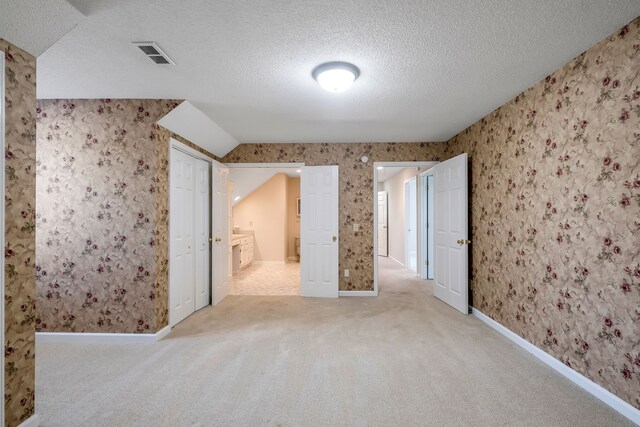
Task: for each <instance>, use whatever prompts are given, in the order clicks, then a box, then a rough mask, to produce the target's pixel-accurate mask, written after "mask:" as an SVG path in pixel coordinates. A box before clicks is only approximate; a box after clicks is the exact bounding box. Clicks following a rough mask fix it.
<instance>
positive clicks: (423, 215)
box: [418, 169, 434, 280]
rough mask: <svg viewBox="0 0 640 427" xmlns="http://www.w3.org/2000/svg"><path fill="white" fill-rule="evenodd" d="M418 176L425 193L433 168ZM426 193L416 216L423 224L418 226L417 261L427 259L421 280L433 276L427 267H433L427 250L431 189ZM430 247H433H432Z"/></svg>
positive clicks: (430, 226) (431, 231)
mask: <svg viewBox="0 0 640 427" xmlns="http://www.w3.org/2000/svg"><path fill="white" fill-rule="evenodd" d="M418 177H419V178H420V180H421V182H420V188H421V190H422V194H425V191H424V190H425V187H427V186H428V185H429V177H432V178H433V170H432V169H429V170H426V171H424V172H422V173H421V174H419V175H418ZM426 194H427V197H421V198H420V211H419V212H420V217H419V218H418V221H419V223H420V224H423V226H422V228H420V233H421V236H420V238H421V240H420V247H421V255H422V258H421V259H419V260H418V263H419V264H422V265H424V264H425V261H426V260H429V265H428V266H427V267H426V268H423V269H422V270H421V273H420V278H421V279H423V280H431V279H433V277H431V278H429V268H430V267H431V268H433V267H434V261H433V253H430V252H429V236H430V235H432V234H433V225H434V224H433V222H434V221H430V220H429V211H431V213H432V214H433V206H430V203H429V200H430V199H431V200H432V201H433V189H428V190H427V191H426ZM427 224H428V226H427ZM431 249H433V247H432V248H431Z"/></svg>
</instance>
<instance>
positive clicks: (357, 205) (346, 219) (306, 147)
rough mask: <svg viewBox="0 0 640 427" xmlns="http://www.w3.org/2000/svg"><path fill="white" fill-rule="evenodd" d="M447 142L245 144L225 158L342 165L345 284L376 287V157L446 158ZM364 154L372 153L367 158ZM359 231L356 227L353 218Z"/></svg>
mask: <svg viewBox="0 0 640 427" xmlns="http://www.w3.org/2000/svg"><path fill="white" fill-rule="evenodd" d="M445 148H446V144H444V143H408V144H396V143H385V144H378V143H376V144H364V143H358V144H356V143H353V144H241V145H239V146H238V147H236V148H235V149H234V150H233V151H232V152H231V153H229V154H227V156H226V157H225V158H224V159H222V161H223V162H225V163H285V162H304V163H305V165H307V166H319V165H338V166H339V169H340V218H339V220H340V224H339V233H340V236H339V238H340V271H342V270H343V269H345V268H348V269H350V270H351V271H350V277H348V278H345V277H342V274H341V275H340V290H344V291H347V290H349V291H350V290H373V162H391V161H418V160H421V161H430V160H441V159H443V156H444V151H445ZM362 156H367V157H369V161H368V162H367V163H362V162H361V161H360V158H361V157H362ZM354 223H356V224H360V231H358V232H354V231H353V224H354Z"/></svg>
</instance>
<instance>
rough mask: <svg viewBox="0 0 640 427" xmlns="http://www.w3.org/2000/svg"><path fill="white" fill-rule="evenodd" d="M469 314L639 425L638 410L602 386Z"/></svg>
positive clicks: (491, 322) (483, 316)
mask: <svg viewBox="0 0 640 427" xmlns="http://www.w3.org/2000/svg"><path fill="white" fill-rule="evenodd" d="M471 312H472V313H473V315H474V316H475V317H477V318H478V319H479V320H480V321H482V322H483V323H485V324H486V325H488V326H489V327H491V328H492V329H494V330H496V331H497V332H499V333H500V334H502V335H504V336H505V337H507V338H508V339H509V340H511V341H512V342H513V343H514V344H517V345H518V346H520V347H522V348H523V349H524V350H526V351H527V352H529V353H531V354H532V355H533V356H535V357H536V358H537V359H539V360H540V361H542V362H543V363H545V364H546V365H548V366H549V367H550V368H552V369H553V370H554V371H556V372H558V373H559V374H560V375H562V376H564V377H565V378H567V379H568V380H570V381H571V382H573V383H574V384H575V385H577V386H578V387H580V388H581V389H583V390H584V391H586V392H587V393H589V394H591V395H592V396H594V397H595V398H597V399H599V400H600V401H602V402H603V403H604V404H606V405H608V406H609V407H611V408H612V409H613V410H615V411H616V412H618V413H619V414H620V415H622V416H624V417H626V418H627V419H629V420H630V421H631V422H633V423H636V424H638V425H640V411H639V410H638V409H636V408H634V407H633V406H631V405H630V404H629V403H627V402H625V401H624V400H622V399H620V398H619V397H618V396H616V395H615V394H613V393H611V392H610V391H609V390H606V389H605V388H603V387H602V386H600V385H598V384H596V383H594V382H593V381H591V380H590V379H588V378H587V377H585V376H583V375H581V374H580V373H578V372H577V371H574V370H573V369H571V368H570V367H568V366H567V365H565V364H564V363H562V362H561V361H559V360H558V359H556V358H555V357H553V356H551V355H550V354H549V353H546V352H545V351H544V350H541V349H540V348H538V347H536V346H535V345H533V344H531V343H530V342H529V341H527V340H525V339H524V338H522V337H521V336H519V335H518V334H516V333H515V332H513V331H511V330H509V329H508V328H506V327H505V326H503V325H501V324H500V323H498V322H496V321H495V320H493V319H492V318H490V317H489V316H487V315H486V314H484V313H482V312H481V311H480V310H477V309H475V308H473V307H471Z"/></svg>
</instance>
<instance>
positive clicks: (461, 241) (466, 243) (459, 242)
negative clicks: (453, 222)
mask: <svg viewBox="0 0 640 427" xmlns="http://www.w3.org/2000/svg"><path fill="white" fill-rule="evenodd" d="M456 243H457V244H459V245H460V246H462V245H469V244H471V240H465V239H460V240H456Z"/></svg>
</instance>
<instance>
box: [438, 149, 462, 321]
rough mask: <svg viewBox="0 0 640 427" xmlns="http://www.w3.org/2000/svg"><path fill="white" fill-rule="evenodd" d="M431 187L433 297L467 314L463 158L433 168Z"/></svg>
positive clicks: (458, 157) (460, 156)
mask: <svg viewBox="0 0 640 427" xmlns="http://www.w3.org/2000/svg"><path fill="white" fill-rule="evenodd" d="M433 176H434V187H435V191H434V193H435V218H434V222H435V227H434V228H435V264H436V266H435V267H436V268H435V283H434V286H433V294H434V296H436V297H437V298H439V299H441V300H442V301H444V302H446V303H447V304H449V305H450V306H452V307H453V308H455V309H457V310H459V311H461V312H462V313H465V314H468V313H469V283H468V281H469V271H468V268H469V264H468V259H469V243H471V241H470V240H467V238H468V235H467V215H468V213H467V210H468V206H469V205H468V201H467V197H468V191H467V154H466V153H465V154H461V155H459V156H456V157H454V158H452V159H449V160H447V161H445V162H442V163H439V164H437V165H436V166H434V167H433Z"/></svg>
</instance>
